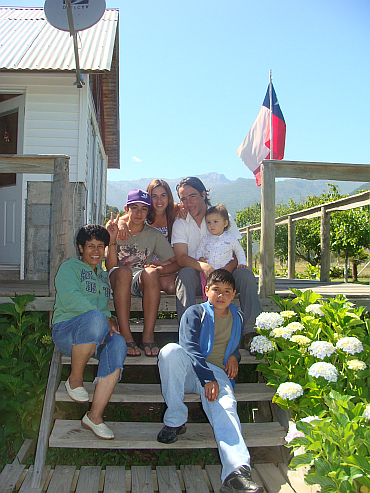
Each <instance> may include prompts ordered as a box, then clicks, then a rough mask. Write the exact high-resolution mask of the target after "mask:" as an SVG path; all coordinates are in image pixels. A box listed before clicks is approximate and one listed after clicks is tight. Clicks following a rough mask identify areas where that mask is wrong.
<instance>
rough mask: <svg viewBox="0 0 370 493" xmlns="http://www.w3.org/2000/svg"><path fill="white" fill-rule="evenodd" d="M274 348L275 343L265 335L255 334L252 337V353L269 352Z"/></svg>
mask: <svg viewBox="0 0 370 493" xmlns="http://www.w3.org/2000/svg"><path fill="white" fill-rule="evenodd" d="M273 350H274V345H273V344H272V342H271V341H270V340H269V339H267V337H265V336H255V337H253V339H252V342H251V347H250V352H251V353H261V354H263V353H269V352H270V351H273Z"/></svg>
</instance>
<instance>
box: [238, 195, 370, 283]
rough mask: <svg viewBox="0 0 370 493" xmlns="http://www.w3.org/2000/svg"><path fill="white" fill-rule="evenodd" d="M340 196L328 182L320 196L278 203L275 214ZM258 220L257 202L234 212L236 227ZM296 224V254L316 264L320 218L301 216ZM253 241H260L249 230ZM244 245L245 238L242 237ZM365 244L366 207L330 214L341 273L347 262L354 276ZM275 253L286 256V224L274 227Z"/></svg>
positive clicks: (280, 257)
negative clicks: (339, 258)
mask: <svg viewBox="0 0 370 493" xmlns="http://www.w3.org/2000/svg"><path fill="white" fill-rule="evenodd" d="M342 197H344V196H341V195H340V193H339V190H338V186H337V185H328V189H327V190H325V191H324V192H323V193H322V194H321V195H319V196H315V195H310V196H308V197H307V199H306V200H305V201H302V202H295V201H294V200H292V199H289V200H288V202H287V203H285V204H278V205H277V206H276V208H275V217H281V216H285V215H288V214H291V213H293V212H297V211H299V210H304V209H309V208H311V207H316V206H318V205H320V204H324V203H327V202H332V201H334V200H338V199H340V198H342ZM259 222H261V204H258V203H255V204H254V205H253V206H250V207H246V208H245V209H244V210H243V211H237V216H236V223H237V225H238V226H239V227H243V226H248V225H250V224H256V223H259ZM295 226H296V257H297V258H300V259H302V260H305V261H306V262H308V263H309V264H311V265H313V266H316V265H317V264H318V263H319V262H320V259H321V224H320V218H312V219H303V220H301V221H297V222H296V223H295ZM253 240H254V241H259V240H260V231H254V232H253ZM243 243H244V244H243V246H244V247H245V248H246V239H245V238H244V239H243ZM368 247H369V212H368V209H367V208H366V207H361V208H357V209H351V210H349V211H340V212H335V213H332V214H331V248H332V249H333V250H334V251H335V252H337V253H338V254H341V255H343V256H344V258H345V272H347V266H348V262H349V261H351V263H352V269H353V271H354V272H353V274H354V277H355V278H356V275H357V265H358V264H359V263H361V262H363V261H364V255H363V253H361V251H362V250H363V249H364V248H368ZM275 255H276V256H277V257H279V259H280V260H286V259H287V258H288V226H287V225H282V226H277V227H276V230H275Z"/></svg>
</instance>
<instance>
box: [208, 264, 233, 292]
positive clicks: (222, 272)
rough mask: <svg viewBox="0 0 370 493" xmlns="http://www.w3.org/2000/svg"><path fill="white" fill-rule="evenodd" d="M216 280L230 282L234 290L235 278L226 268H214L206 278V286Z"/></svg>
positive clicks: (224, 282)
mask: <svg viewBox="0 0 370 493" xmlns="http://www.w3.org/2000/svg"><path fill="white" fill-rule="evenodd" d="M216 282H222V283H223V284H230V286H231V287H232V288H233V291H235V279H234V276H233V275H232V274H231V272H229V271H228V270H226V269H216V270H214V271H213V272H212V274H211V275H210V276H209V278H208V279H207V288H209V287H210V286H212V284H215V283H216Z"/></svg>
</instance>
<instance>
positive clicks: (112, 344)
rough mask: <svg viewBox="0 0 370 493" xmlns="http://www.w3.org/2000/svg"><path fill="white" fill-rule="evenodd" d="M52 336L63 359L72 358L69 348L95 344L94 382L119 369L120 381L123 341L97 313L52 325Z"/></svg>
mask: <svg viewBox="0 0 370 493" xmlns="http://www.w3.org/2000/svg"><path fill="white" fill-rule="evenodd" d="M52 337H53V341H54V343H55V345H56V346H57V348H58V349H59V350H60V351H61V352H62V353H63V354H65V355H66V356H72V346H75V345H77V346H78V345H81V344H96V349H95V357H96V358H97V359H98V360H99V366H98V374H97V378H96V380H99V379H101V378H105V377H107V376H108V375H111V374H112V373H114V372H115V371H116V370H117V369H118V368H120V370H121V372H120V379H121V375H122V370H123V362H124V361H125V358H126V353H127V347H126V342H125V339H124V338H123V337H122V336H120V335H118V334H115V333H113V334H112V336H110V335H109V324H108V321H107V319H106V317H105V315H104V314H103V313H102V312H101V311H99V310H90V311H88V312H86V313H84V314H82V315H78V316H77V317H74V318H71V320H67V321H65V322H59V323H57V324H54V325H53V330H52Z"/></svg>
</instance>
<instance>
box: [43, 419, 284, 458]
mask: <svg viewBox="0 0 370 493" xmlns="http://www.w3.org/2000/svg"><path fill="white" fill-rule="evenodd" d="M106 424H107V426H108V427H109V428H110V429H111V430H112V431H113V433H114V435H115V438H114V440H101V439H99V438H97V437H96V436H95V435H94V434H93V433H92V432H91V431H90V430H85V429H84V428H82V426H81V422H80V421H76V420H60V419H57V420H56V421H55V424H54V428H53V431H52V433H51V435H50V438H49V446H50V447H66V448H96V449H102V448H107V449H149V450H152V449H200V448H202V449H203V448H216V441H215V439H214V435H213V430H212V428H211V425H210V424H208V423H188V424H187V425H186V427H187V431H186V433H185V434H184V435H181V436H180V437H179V439H178V440H177V442H175V443H171V444H164V443H159V442H157V440H156V437H157V434H158V433H159V431H160V430H161V428H162V426H163V424H162V423H142V422H141V423H134V422H129V423H128V422H126V423H114V422H107V423H106ZM242 432H243V437H244V440H245V443H246V444H247V446H248V447H265V446H266V447H267V446H269V447H271V446H280V445H284V444H285V439H284V437H285V435H286V431H285V429H284V428H283V427H282V426H281V425H280V424H279V423H276V422H272V423H242Z"/></svg>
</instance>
